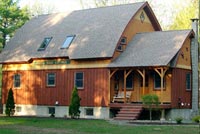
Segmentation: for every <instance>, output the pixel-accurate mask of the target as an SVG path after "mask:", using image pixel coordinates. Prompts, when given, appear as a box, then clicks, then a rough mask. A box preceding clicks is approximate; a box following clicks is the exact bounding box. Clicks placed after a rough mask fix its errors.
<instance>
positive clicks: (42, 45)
mask: <svg viewBox="0 0 200 134" xmlns="http://www.w3.org/2000/svg"><path fill="white" fill-rule="evenodd" d="M51 39H52V37H46V38H44V40H43V42H42V44H41V45H40V47H39V49H38V51H43V50H45V49H46V47H47V46H48V45H49V43H50V41H51Z"/></svg>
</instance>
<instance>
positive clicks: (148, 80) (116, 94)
mask: <svg viewBox="0 0 200 134" xmlns="http://www.w3.org/2000/svg"><path fill="white" fill-rule="evenodd" d="M109 77H110V103H134V104H141V103H142V96H143V95H147V94H156V95H157V96H158V97H159V101H160V103H161V104H171V80H172V79H171V77H172V72H171V70H170V69H169V68H168V67H148V68H112V69H110V76H109Z"/></svg>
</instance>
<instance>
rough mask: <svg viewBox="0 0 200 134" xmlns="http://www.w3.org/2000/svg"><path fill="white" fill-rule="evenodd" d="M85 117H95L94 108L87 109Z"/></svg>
mask: <svg viewBox="0 0 200 134" xmlns="http://www.w3.org/2000/svg"><path fill="white" fill-rule="evenodd" d="M85 115H88V116H93V115H94V110H93V108H85Z"/></svg>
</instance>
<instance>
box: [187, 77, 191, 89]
mask: <svg viewBox="0 0 200 134" xmlns="http://www.w3.org/2000/svg"><path fill="white" fill-rule="evenodd" d="M186 90H191V73H187V74H186Z"/></svg>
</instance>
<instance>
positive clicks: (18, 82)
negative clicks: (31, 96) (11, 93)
mask: <svg viewBox="0 0 200 134" xmlns="http://www.w3.org/2000/svg"><path fill="white" fill-rule="evenodd" d="M20 85H21V80H20V74H15V75H14V87H15V88H20Z"/></svg>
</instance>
